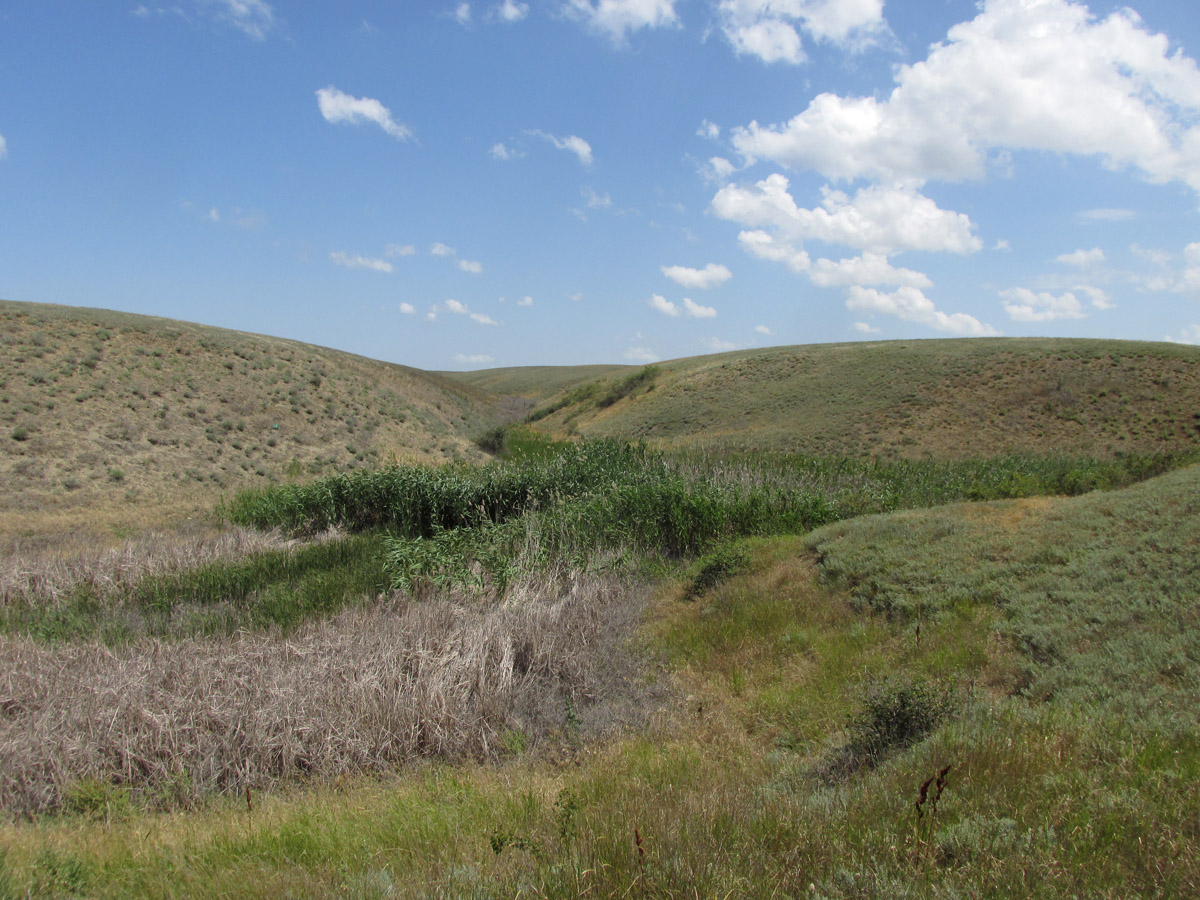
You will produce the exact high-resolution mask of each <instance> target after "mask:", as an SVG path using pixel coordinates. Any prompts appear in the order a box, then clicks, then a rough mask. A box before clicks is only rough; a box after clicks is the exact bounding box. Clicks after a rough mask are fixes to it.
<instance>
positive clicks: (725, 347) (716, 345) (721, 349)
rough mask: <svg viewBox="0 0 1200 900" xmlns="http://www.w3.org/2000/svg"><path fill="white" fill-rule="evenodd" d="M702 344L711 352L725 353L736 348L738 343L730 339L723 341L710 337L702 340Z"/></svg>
mask: <svg viewBox="0 0 1200 900" xmlns="http://www.w3.org/2000/svg"><path fill="white" fill-rule="evenodd" d="M704 346H706V347H708V349H709V350H711V351H713V353H725V352H727V351H729V350H736V349H738V345H737V344H735V343H733V342H732V341H723V340H721V339H720V338H716V337H712V338H709V339H708V340H706V341H705V342H704Z"/></svg>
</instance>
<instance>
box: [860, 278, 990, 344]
mask: <svg viewBox="0 0 1200 900" xmlns="http://www.w3.org/2000/svg"><path fill="white" fill-rule="evenodd" d="M846 308H847V309H849V310H850V311H852V312H869V313H880V314H883V315H889V316H895V317H897V318H899V319H904V320H906V321H909V322H916V323H917V324H918V325H925V326H928V327H929V328H935V329H937V330H938V331H946V332H949V333H951V334H961V335H966V336H968V337H982V336H985V335H995V334H998V332H997V331H996V329H995V328H993V327H992V326H991V325H986V324H984V323H983V322H980V321H979V320H978V319H976V318H975V317H974V316H970V315H967V314H966V313H945V312H942V311H941V310H939V309H938V308H937V307H935V306H934V304H933V301H932V300H930V299H929V298H928V297H926V296H925V295H924V294H923V293H922V292H921V290H920V289H919V288H915V287H901V288H898V289H897V290H896V291H895V292H894V293H891V294H885V293H881V292H880V291H877V290H874V289H873V288H864V287H859V286H858V285H854V286H852V287H851V288H850V289H849V291H848V295H847V298H846Z"/></svg>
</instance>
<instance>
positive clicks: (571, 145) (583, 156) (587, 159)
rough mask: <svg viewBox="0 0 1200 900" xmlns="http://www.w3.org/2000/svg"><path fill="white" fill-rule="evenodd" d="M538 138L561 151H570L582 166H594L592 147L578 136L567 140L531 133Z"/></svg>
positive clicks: (541, 133) (544, 133)
mask: <svg viewBox="0 0 1200 900" xmlns="http://www.w3.org/2000/svg"><path fill="white" fill-rule="evenodd" d="M529 133H530V134H532V135H535V136H536V137H540V138H542V139H543V140H546V141H549V142H550V143H551V144H553V145H554V146H555V147H557V148H558V149H559V150H569V151H570V152H571V153H574V154H575V155H576V156H577V157H578V158H579V163H580V165H582V166H584V167H585V168H587V167H589V166H591V164H592V145H591V144H589V143H588V142H587V141H585V140H584V139H583V138H581V137H579V136H578V135H574V134H571V135H568V136H567V137H565V138H560V137H556V136H555V135H553V134H547V133H546V132H544V131H539V130H534V131H531V132H529Z"/></svg>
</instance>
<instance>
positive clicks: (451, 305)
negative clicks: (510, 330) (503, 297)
mask: <svg viewBox="0 0 1200 900" xmlns="http://www.w3.org/2000/svg"><path fill="white" fill-rule="evenodd" d="M441 308H442V309H444V310H445V311H446V312H448V313H453V314H454V315H456V316H466V317H467V318H469V319H470V320H471V321H472V322H476V323H478V324H480V325H499V324H500V323H499V322H497V321H496V320H495V319H493V318H492V317H491V316H489V315H485V314H484V313H476V312H471V309H470V307H468V306H467V304H465V303H460V302H459V301H458V300H446V301H444V302H443V303H442V305H441ZM433 311H434V312H435V313H436V312H437V307H434V310H433Z"/></svg>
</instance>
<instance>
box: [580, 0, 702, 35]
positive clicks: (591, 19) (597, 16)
mask: <svg viewBox="0 0 1200 900" xmlns="http://www.w3.org/2000/svg"><path fill="white" fill-rule="evenodd" d="M566 10H567V12H568V14H570V15H572V16H574V17H575V18H577V19H579V20H581V21H582V22H584V23H585V24H586V25H587V26H588V28H590V29H591V30H592V31H595V32H597V33H598V34H603V35H605V36H606V37H608V38H609V39H610V40H611V41H612V42H613V43H615V44H621V43H623V42H624V41H625V40H626V39H627V38H628V36H629V35H630V34H631V33H633V32H635V31H638V30H640V29H642V28H664V27H668V26H676V25H678V24H679V18H678V17H677V16H676V15H675V0H567V3H566Z"/></svg>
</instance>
